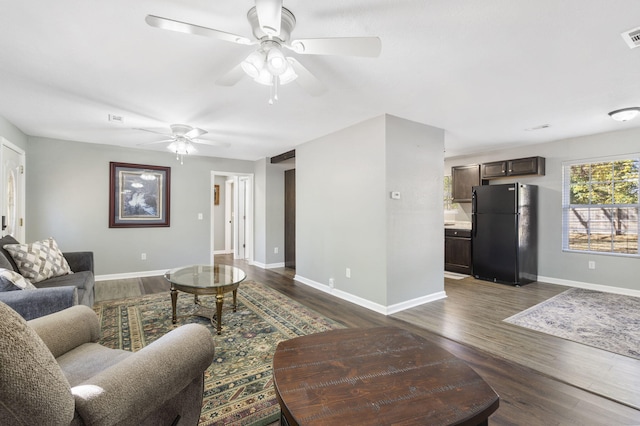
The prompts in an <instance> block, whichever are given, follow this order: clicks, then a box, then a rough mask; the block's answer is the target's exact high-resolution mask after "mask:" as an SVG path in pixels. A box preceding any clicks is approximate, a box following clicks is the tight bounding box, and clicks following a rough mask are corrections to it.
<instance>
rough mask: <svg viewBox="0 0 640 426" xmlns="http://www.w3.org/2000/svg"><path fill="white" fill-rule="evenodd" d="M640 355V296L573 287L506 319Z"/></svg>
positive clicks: (543, 330) (541, 330)
mask: <svg viewBox="0 0 640 426" xmlns="http://www.w3.org/2000/svg"><path fill="white" fill-rule="evenodd" d="M504 321H505V322H508V323H510V324H515V325H518V326H520V327H525V328H529V329H532V330H537V331H540V332H542V333H547V334H551V335H553V336H557V337H562V338H563V339H567V340H571V341H574V342H578V343H582V344H585V345H589V346H594V347H596V348H599V349H604V350H606V351H609V352H613V353H616V354H620V355H624V356H628V357H631V358H636V359H640V298H639V297H632V296H624V295H621V294H613V293H604V292H600V291H594V290H586V289H581V288H571V289H569V290H567V291H564V292H562V293H560V294H558V295H557V296H555V297H552V298H551V299H548V300H546V301H544V302H542V303H539V304H537V305H535V306H532V307H531V308H529V309H527V310H525V311H522V312H520V313H519V314H516V315H514V316H512V317H509V318H507V319H505V320H504Z"/></svg>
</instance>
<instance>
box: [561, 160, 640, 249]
mask: <svg viewBox="0 0 640 426" xmlns="http://www.w3.org/2000/svg"><path fill="white" fill-rule="evenodd" d="M639 168H640V155H634V156H628V157H626V158H620V159H613V160H612V159H598V160H592V161H589V162H584V161H583V162H572V163H565V164H564V165H563V195H562V209H563V223H562V231H563V242H562V244H563V247H562V248H563V250H568V251H584V252H597V253H609V254H618V255H635V256H638V254H639V253H638V210H639V208H640V202H639V200H638V186H639V182H640V181H639V179H640V178H639V173H638V169H639Z"/></svg>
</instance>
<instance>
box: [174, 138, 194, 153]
mask: <svg viewBox="0 0 640 426" xmlns="http://www.w3.org/2000/svg"><path fill="white" fill-rule="evenodd" d="M167 149H168V150H169V151H171V152H175V153H176V155H189V154H193V153H194V152H196V149H195V147H194V146H193V145H192V144H191V143H189V141H181V140H177V141H173V142H171V143H170V144H169V146H167Z"/></svg>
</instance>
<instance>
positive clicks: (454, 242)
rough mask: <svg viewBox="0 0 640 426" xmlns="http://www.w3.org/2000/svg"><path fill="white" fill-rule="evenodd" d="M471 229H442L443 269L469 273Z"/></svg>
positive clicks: (470, 263)
mask: <svg viewBox="0 0 640 426" xmlns="http://www.w3.org/2000/svg"><path fill="white" fill-rule="evenodd" d="M471 265H472V261H471V230H468V229H445V230H444V270H445V271H449V272H457V273H460V274H467V275H471V272H472V271H471Z"/></svg>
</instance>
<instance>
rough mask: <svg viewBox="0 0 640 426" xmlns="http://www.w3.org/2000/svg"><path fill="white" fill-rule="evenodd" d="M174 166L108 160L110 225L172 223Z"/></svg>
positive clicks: (152, 225) (138, 225)
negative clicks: (172, 178) (171, 207)
mask: <svg viewBox="0 0 640 426" xmlns="http://www.w3.org/2000/svg"><path fill="white" fill-rule="evenodd" d="M170 198H171V167H162V166H150V165H144V164H130V163H116V162H113V161H112V162H110V163H109V228H150V227H168V226H170V221H169V219H170Z"/></svg>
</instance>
